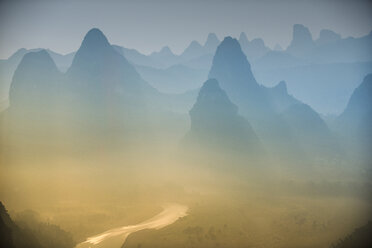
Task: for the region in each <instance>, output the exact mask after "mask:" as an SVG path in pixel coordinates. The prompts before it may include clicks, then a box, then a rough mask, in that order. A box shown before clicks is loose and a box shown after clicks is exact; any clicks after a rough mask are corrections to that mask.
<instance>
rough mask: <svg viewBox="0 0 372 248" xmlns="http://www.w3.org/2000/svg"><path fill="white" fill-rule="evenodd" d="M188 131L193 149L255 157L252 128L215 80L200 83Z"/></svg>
mask: <svg viewBox="0 0 372 248" xmlns="http://www.w3.org/2000/svg"><path fill="white" fill-rule="evenodd" d="M190 118H191V129H190V131H189V133H188V134H187V136H186V140H187V142H191V144H192V147H194V148H195V147H199V146H201V147H204V149H212V150H214V149H217V150H221V151H222V150H224V151H230V152H232V151H233V152H234V151H235V152H247V153H252V154H254V153H255V152H257V151H259V150H260V144H259V141H258V138H257V136H256V134H255V133H254V131H253V129H252V127H251V126H250V124H249V123H248V121H246V120H245V119H244V118H243V117H241V116H239V115H238V109H237V107H236V105H234V104H233V103H232V102H231V101H230V100H229V98H228V96H227V95H226V93H225V92H224V91H223V90H222V89H221V88H220V87H219V85H218V82H217V80H215V79H209V80H208V81H206V82H205V83H204V84H203V87H202V88H201V89H200V91H199V96H198V98H197V101H196V103H195V105H194V106H193V108H192V109H191V110H190Z"/></svg>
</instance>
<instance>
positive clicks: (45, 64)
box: [9, 50, 61, 113]
mask: <svg viewBox="0 0 372 248" xmlns="http://www.w3.org/2000/svg"><path fill="white" fill-rule="evenodd" d="M60 84H61V73H60V72H59V70H58V69H57V66H56V65H55V63H54V61H53V60H52V58H51V57H50V55H49V53H48V52H47V51H45V50H40V51H38V52H30V53H27V54H26V55H24V57H23V59H22V61H21V62H20V64H19V66H18V67H17V69H16V71H15V73H14V76H13V81H12V84H11V88H10V95H9V97H10V107H11V109H13V110H14V109H22V112H23V113H24V111H29V110H30V111H32V110H41V109H44V110H45V108H49V107H50V106H51V105H53V102H54V100H55V97H56V94H57V92H58V87H60Z"/></svg>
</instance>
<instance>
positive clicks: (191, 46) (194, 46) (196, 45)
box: [188, 40, 202, 48]
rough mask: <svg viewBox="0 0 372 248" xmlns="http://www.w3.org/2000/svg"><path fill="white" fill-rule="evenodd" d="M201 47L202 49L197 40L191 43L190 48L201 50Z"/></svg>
mask: <svg viewBox="0 0 372 248" xmlns="http://www.w3.org/2000/svg"><path fill="white" fill-rule="evenodd" d="M201 47H202V45H200V43H199V42H197V41H196V40H193V41H192V42H191V43H190V45H189V47H188V48H201Z"/></svg>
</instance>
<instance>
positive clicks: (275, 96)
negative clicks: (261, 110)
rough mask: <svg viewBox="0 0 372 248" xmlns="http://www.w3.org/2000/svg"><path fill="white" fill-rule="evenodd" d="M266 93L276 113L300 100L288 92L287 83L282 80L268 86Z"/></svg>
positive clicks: (298, 102)
mask: <svg viewBox="0 0 372 248" xmlns="http://www.w3.org/2000/svg"><path fill="white" fill-rule="evenodd" d="M268 95H269V98H270V100H271V102H272V105H273V107H274V108H275V112H276V113H281V112H283V111H284V110H286V109H288V108H289V107H290V106H292V105H296V104H300V101H298V100H297V99H296V98H294V97H293V96H292V95H289V94H288V91H287V84H286V83H285V82H284V81H280V82H279V83H278V84H277V85H276V86H274V87H272V88H268Z"/></svg>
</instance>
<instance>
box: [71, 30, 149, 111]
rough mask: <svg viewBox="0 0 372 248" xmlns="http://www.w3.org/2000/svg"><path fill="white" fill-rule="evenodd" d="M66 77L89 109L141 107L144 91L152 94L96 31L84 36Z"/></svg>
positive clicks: (143, 103)
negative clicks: (125, 105)
mask: <svg viewBox="0 0 372 248" xmlns="http://www.w3.org/2000/svg"><path fill="white" fill-rule="evenodd" d="M66 76H67V80H68V82H67V83H68V86H69V87H70V90H71V92H73V94H76V95H77V97H78V98H80V99H78V100H82V99H84V98H85V100H87V101H89V102H88V103H89V104H90V105H91V106H96V107H99V108H104V109H105V108H107V107H108V105H111V107H112V108H121V107H119V105H120V104H124V103H126V104H127V105H135V106H137V107H139V106H142V107H143V106H144V105H145V100H144V94H145V91H146V92H148V91H151V90H152V88H151V87H150V86H149V85H148V84H147V83H146V82H145V81H144V80H143V79H142V78H141V77H140V75H139V74H138V73H137V71H136V70H135V68H134V66H133V65H132V64H130V63H129V62H128V61H127V60H126V59H125V57H123V56H122V55H120V54H119V53H117V52H116V50H115V49H114V48H113V47H112V46H111V45H110V43H109V42H108V40H107V38H106V37H105V36H104V34H103V33H102V32H101V31H100V30H98V29H92V30H90V31H89V32H88V33H87V34H86V36H85V37H84V40H83V42H82V44H81V46H80V48H79V50H78V51H77V52H76V55H75V57H74V60H73V62H72V65H71V67H70V68H69V69H68V71H67V74H66Z"/></svg>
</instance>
